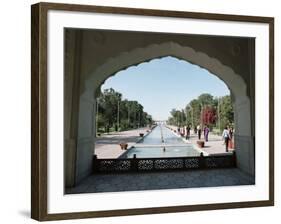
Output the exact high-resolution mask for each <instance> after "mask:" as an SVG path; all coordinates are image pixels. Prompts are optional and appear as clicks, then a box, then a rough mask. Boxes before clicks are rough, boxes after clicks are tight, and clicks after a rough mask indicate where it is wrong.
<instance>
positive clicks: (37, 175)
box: [31, 3, 274, 221]
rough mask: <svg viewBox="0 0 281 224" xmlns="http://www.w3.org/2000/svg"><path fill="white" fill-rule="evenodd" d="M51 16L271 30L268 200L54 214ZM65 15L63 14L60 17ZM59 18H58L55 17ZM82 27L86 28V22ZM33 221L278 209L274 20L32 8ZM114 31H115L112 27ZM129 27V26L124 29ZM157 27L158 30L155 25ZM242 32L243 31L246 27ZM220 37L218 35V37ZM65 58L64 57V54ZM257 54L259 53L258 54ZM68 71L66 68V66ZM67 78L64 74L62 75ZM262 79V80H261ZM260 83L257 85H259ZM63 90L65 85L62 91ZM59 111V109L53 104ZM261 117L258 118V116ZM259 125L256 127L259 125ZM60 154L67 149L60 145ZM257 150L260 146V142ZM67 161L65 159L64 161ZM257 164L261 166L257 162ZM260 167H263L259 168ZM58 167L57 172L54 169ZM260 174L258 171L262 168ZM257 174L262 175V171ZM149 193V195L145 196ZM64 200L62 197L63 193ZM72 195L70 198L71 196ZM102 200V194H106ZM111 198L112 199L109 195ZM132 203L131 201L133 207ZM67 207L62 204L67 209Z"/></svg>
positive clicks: (65, 7)
mask: <svg viewBox="0 0 281 224" xmlns="http://www.w3.org/2000/svg"><path fill="white" fill-rule="evenodd" d="M50 12H63V13H64V15H65V14H67V13H82V14H83V13H84V14H86V15H91V14H102V15H103V16H105V17H106V16H107V15H110V16H113V17H114V16H115V15H118V16H125V17H126V16H131V17H138V18H140V19H142V18H147V17H149V18H155V20H157V19H159V18H163V19H165V20H167V21H169V20H174V19H181V20H184V19H187V20H196V21H199V22H200V21H203V22H206V21H211V22H214V23H216V22H224V23H226V24H227V23H239V24H241V25H242V24H244V23H245V24H250V25H251V24H252V25H253V24H254V25H255V26H259V25H265V26H266V27H264V28H263V30H267V32H268V36H267V35H265V36H266V38H267V39H266V38H265V39H262V40H268V42H266V43H261V44H265V45H266V46H267V47H266V49H267V54H268V58H267V59H268V64H265V66H266V69H267V71H268V76H267V77H265V79H266V80H268V86H266V88H265V89H266V90H263V91H264V95H266V96H268V97H267V100H268V102H267V103H268V108H266V111H267V112H268V119H266V122H267V123H266V124H267V125H266V126H267V128H268V129H266V130H268V133H267V134H266V138H268V142H267V143H268V144H267V147H268V148H267V151H266V153H267V154H266V156H267V157H266V158H268V160H266V163H265V164H264V166H265V167H266V168H267V169H266V170H267V171H268V172H266V173H265V174H264V176H265V179H263V181H264V182H263V185H264V189H265V195H266V199H262V200H261V199H257V200H255V199H252V200H245V201H244V200H241V201H229V202H220V201H218V202H215V203H203V202H202V203H194V204H181V205H174V204H171V205H170V206H169V205H167V204H168V202H167V203H164V204H165V206H153V205H151V206H149V204H147V205H146V206H143V207H138V208H136V207H129V206H128V207H129V208H121V207H120V208H119V209H118V208H115V209H112V208H111V209H102V210H87V209H84V210H83V211H82V210H81V211H73V210H71V209H70V210H69V211H64V212H61V211H59V212H50V211H49V206H50V195H51V193H50V192H49V191H50V189H49V188H50V182H52V183H53V182H54V181H53V180H52V179H50V176H51V175H50V162H52V161H51V158H54V157H52V156H50V154H53V153H50V150H51V149H50V147H53V148H54V147H55V148H56V145H55V144H53V143H51V142H50V139H49V137H50V135H51V134H52V133H51V132H50V130H49V128H48V127H49V125H50V124H49V123H50V119H49V118H50V117H49V114H50V113H51V112H50V105H51V104H52V102H51V99H53V98H52V97H50V91H51V90H50V88H52V87H51V85H52V84H53V83H52V82H50V80H49V78H50V71H52V70H51V69H50V66H52V64H50V61H51V60H50V54H49V51H48V50H49V48H50V46H51V44H50V36H49V33H48V31H49V29H50V27H51V26H52V24H54V23H52V22H51V20H50ZM58 16H60V15H58ZM56 18H57V17H56ZM81 26H82V27H83V24H81ZM31 28H32V32H31V39H32V44H31V59H32V63H31V79H32V80H31V117H32V121H31V127H32V128H31V136H32V141H31V143H32V144H31V177H32V178H31V186H32V187H31V188H32V189H31V217H32V218H33V219H36V220H38V221H48V220H61V219H80V218H95V217H110V216H125V215H141V214H159V213H171V212H187V211H203V210H215V209H229V208H247V207H260V206H273V205H274V18H272V17H260V16H241V15H226V14H211V13H203V12H200V13H199V12H198V13H197V12H183V11H166V10H152V9H138V8H119V7H104V6H91V5H73V4H57V3H38V4H35V5H32V6H31ZM112 29H113V28H112ZM124 29H125V28H124ZM152 29H153V27H152ZM241 29H242V28H241ZM213 35H215V34H213ZM61 54H62V53H61ZM257 54H259V52H258V51H257ZM62 67H63V65H62ZM57 75H58V76H61V77H63V74H57ZM256 81H257V80H256ZM257 82H258V81H257ZM59 88H61V89H63V86H61V87H59ZM51 107H54V106H51ZM57 119H58V120H57V121H59V122H60V123H63V119H62V116H58V118H57ZM256 119H257V118H256ZM256 126H257V124H256ZM57 146H60V147H59V148H56V150H58V151H63V147H61V145H60V144H58V145H57ZM256 146H257V143H256ZM60 162H61V163H63V161H60ZM257 164H258V163H257ZM257 168H258V167H257ZM54 169H57V168H56V167H55V166H54ZM258 170H259V168H258ZM257 172H258V171H257ZM145 194H147V193H146V192H144V195H145ZM62 196H63V195H62ZM66 197H69V196H66ZM101 197H102V195H101ZM109 198H110V197H109ZM128 204H129V203H128ZM62 206H63V205H62Z"/></svg>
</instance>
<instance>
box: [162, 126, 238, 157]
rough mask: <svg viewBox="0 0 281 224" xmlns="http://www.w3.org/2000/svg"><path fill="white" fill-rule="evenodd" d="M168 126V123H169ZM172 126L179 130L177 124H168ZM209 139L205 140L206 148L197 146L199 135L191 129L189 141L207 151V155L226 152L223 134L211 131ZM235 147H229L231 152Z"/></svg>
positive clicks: (202, 136)
mask: <svg viewBox="0 0 281 224" xmlns="http://www.w3.org/2000/svg"><path fill="white" fill-rule="evenodd" d="M167 126H168V125H167ZM168 127H170V128H172V129H173V130H177V127H175V126H171V125H170V126H168ZM201 140H204V135H203V133H202V135H201ZM208 140H209V141H208V142H205V146H204V148H199V147H198V146H197V143H196V142H197V141H198V136H197V135H196V134H194V132H193V131H191V135H190V139H189V141H190V142H191V143H192V144H194V146H195V147H196V148H197V149H198V150H201V151H203V152H205V153H204V154H205V155H215V154H224V153H225V144H224V141H223V139H222V137H221V136H218V135H214V134H212V133H211V132H210V133H209V139H208ZM233 150H234V149H229V152H232V151H233Z"/></svg>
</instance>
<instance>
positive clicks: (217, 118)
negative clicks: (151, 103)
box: [168, 93, 234, 130]
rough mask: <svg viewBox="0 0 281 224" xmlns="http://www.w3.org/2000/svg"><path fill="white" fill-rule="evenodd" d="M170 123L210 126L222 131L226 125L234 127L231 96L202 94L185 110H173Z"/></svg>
mask: <svg viewBox="0 0 281 224" xmlns="http://www.w3.org/2000/svg"><path fill="white" fill-rule="evenodd" d="M170 114H171V116H170V117H169V119H168V123H169V124H171V125H175V126H179V127H180V126H186V125H191V126H192V127H196V126H197V125H205V124H207V125H209V126H210V127H211V128H213V127H217V128H218V129H220V130H223V128H224V127H225V126H226V125H231V126H233V125H234V111H233V105H232V102H231V97H230V96H229V95H227V96H223V97H213V96H212V95H211V94H208V93H204V94H201V95H200V96H199V97H198V98H197V99H193V100H192V101H190V102H189V103H188V104H187V105H186V107H185V108H184V109H180V110H177V109H172V111H171V112H170Z"/></svg>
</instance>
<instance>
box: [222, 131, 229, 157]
mask: <svg viewBox="0 0 281 224" xmlns="http://www.w3.org/2000/svg"><path fill="white" fill-rule="evenodd" d="M222 137H223V139H224V144H225V151H226V152H228V143H229V138H230V136H229V130H228V128H227V127H225V128H224V130H223V132H222Z"/></svg>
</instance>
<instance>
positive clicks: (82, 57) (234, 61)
mask: <svg viewBox="0 0 281 224" xmlns="http://www.w3.org/2000/svg"><path fill="white" fill-rule="evenodd" d="M75 32H77V31H75ZM79 32H81V33H80V36H75V35H74V38H75V41H74V42H73V41H66V45H67V47H66V48H65V49H66V51H68V52H67V53H66V60H67V61H68V62H67V63H66V70H65V71H68V70H67V69H69V68H68V67H69V66H70V67H71V66H73V65H72V64H73V63H72V61H73V60H72V59H71V57H74V58H76V57H77V52H79V54H78V55H79V59H77V58H76V59H75V62H74V64H76V67H75V68H76V73H75V72H74V73H75V74H76V75H77V74H79V82H77V80H76V84H75V85H74V83H75V80H74V79H72V81H71V80H70V81H69V80H66V81H65V85H67V86H68V87H69V86H72V90H70V92H71V93H68V94H69V96H70V97H71V98H72V101H71V100H70V101H66V102H65V108H66V109H65V110H66V111H65V115H66V114H67V116H68V115H69V116H71V117H72V118H74V117H76V119H78V122H77V120H76V121H75V119H71V121H70V122H71V124H72V125H71V127H73V128H72V129H75V127H76V135H75V134H74V135H73V136H70V138H68V136H65V139H66V141H68V140H67V139H69V140H71V139H75V140H71V141H76V148H74V149H73V148H72V149H70V150H69V149H68V150H69V151H73V150H74V151H75V153H70V154H73V155H76V157H75V163H74V165H73V166H74V167H75V169H74V170H75V175H74V176H75V178H74V179H75V181H76V182H77V181H80V180H82V179H83V178H84V177H85V176H87V175H88V174H89V171H90V170H91V168H92V161H91V159H92V155H93V153H94V138H95V118H94V114H95V110H96V108H95V106H96V103H95V97H96V95H97V94H98V92H99V91H100V86H101V85H102V83H103V82H104V81H105V80H106V79H107V78H109V77H110V76H112V75H114V74H115V73H117V72H118V71H120V70H123V69H126V68H127V67H130V66H132V65H138V64H140V63H142V62H146V61H149V60H152V59H154V58H161V57H165V56H174V57H177V58H179V59H183V60H186V61H189V62H191V63H193V64H195V65H198V66H200V67H202V68H205V69H207V70H208V71H210V72H211V73H212V74H214V75H216V76H217V77H219V78H220V79H221V80H223V81H224V83H225V84H226V85H227V86H228V87H229V89H230V91H231V94H232V99H233V100H234V109H235V125H236V135H237V139H236V146H237V157H238V159H237V164H238V166H239V167H240V168H241V169H243V170H244V171H246V172H248V173H251V174H254V163H253V161H254V159H253V158H254V157H253V155H254V144H253V139H254V120H253V116H254V88H253V86H254V69H253V67H254V57H253V54H254V53H253V49H254V40H253V39H247V38H232V37H228V38H225V37H207V36H194V35H180V34H178V35H175V34H158V33H138V32H116V31H95V30H84V31H79ZM77 41H78V43H79V44H78V43H77ZM75 43H76V46H77V44H78V46H80V48H78V49H79V51H71V49H72V48H71V46H72V45H75ZM68 45H69V46H68ZM77 63H78V64H77ZM77 66H78V68H79V69H78V71H79V72H77ZM74 71H75V69H74ZM68 73H69V74H71V72H68ZM68 73H67V75H69V74H68ZM71 82H72V83H71ZM77 83H79V87H78V86H77ZM68 87H67V88H68ZM77 93H78V94H77ZM75 97H76V98H77V97H78V98H79V100H78V105H79V107H78V106H77V107H76V108H79V112H77V113H76V112H75V110H74V108H73V107H71V106H70V105H69V104H71V102H72V105H73V102H76V103H77V100H75V99H76V98H75ZM68 120H69V119H68ZM75 122H77V123H76V126H75V125H74V123H75ZM77 124H79V125H78V126H77ZM65 128H66V129H68V126H65ZM73 133H75V132H73ZM245 139H247V140H245ZM70 145H75V143H72V144H70ZM245 148H246V149H245ZM238 151H239V152H238ZM67 160H68V161H67V162H69V161H70V163H72V162H71V161H73V160H71V159H69V156H68V157H67ZM69 173H71V172H67V175H70V176H71V174H69ZM72 176H73V173H72ZM69 179H72V180H73V178H69ZM75 181H74V182H75ZM74 182H72V184H73V183H74ZM69 183H70V184H69V185H71V181H70V182H69Z"/></svg>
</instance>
